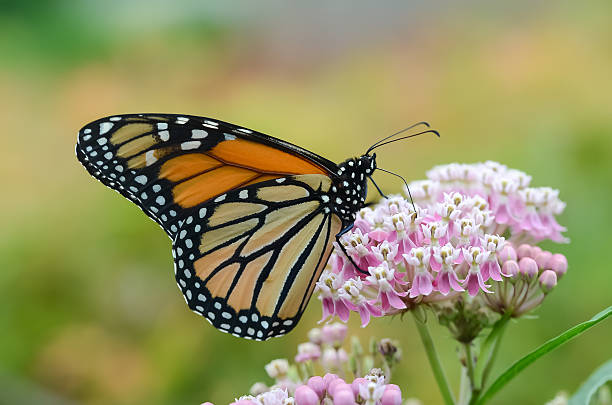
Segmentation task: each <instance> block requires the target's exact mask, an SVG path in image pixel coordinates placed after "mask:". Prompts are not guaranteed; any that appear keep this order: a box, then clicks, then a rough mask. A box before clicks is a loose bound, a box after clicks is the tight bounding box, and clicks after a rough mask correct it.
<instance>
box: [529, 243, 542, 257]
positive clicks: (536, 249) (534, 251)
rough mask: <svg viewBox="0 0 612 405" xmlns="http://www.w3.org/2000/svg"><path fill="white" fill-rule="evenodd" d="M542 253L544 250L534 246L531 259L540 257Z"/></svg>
mask: <svg viewBox="0 0 612 405" xmlns="http://www.w3.org/2000/svg"><path fill="white" fill-rule="evenodd" d="M540 253H542V248H541V247H539V246H532V247H531V257H532V258H534V259H535V257H536V256H537V255H539V254H540Z"/></svg>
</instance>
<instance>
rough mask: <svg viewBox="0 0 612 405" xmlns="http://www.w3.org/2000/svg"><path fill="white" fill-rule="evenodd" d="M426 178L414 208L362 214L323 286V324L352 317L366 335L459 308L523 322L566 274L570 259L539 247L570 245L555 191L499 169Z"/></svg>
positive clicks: (397, 200) (482, 167)
mask: <svg viewBox="0 0 612 405" xmlns="http://www.w3.org/2000/svg"><path fill="white" fill-rule="evenodd" d="M427 177H428V179H426V180H420V181H416V182H413V183H411V184H410V191H411V194H412V196H413V197H414V205H413V204H412V203H411V202H410V201H408V200H407V199H406V198H404V197H402V196H391V197H389V198H387V199H383V200H382V201H380V202H379V203H378V204H377V205H375V206H374V207H367V208H364V209H362V210H361V211H360V212H358V213H357V218H356V220H355V223H354V227H353V229H352V230H351V231H349V232H347V233H346V234H345V235H343V237H342V238H341V240H340V243H341V245H338V244H335V250H334V253H332V256H331V258H330V261H329V263H328V266H327V267H326V269H325V270H324V272H323V274H322V276H321V278H320V280H319V282H318V283H317V292H318V295H319V299H320V300H321V301H322V303H323V317H322V321H325V320H329V319H331V318H333V317H334V316H337V317H338V318H339V319H340V320H342V321H344V322H346V321H347V320H348V318H349V316H350V312H355V313H358V314H359V316H360V318H361V321H362V326H365V325H367V324H368V323H369V321H370V319H371V318H372V317H380V316H385V315H393V314H397V313H401V312H404V311H407V310H411V309H413V308H415V307H416V306H419V305H428V306H430V307H432V308H434V309H436V308H438V309H440V308H441V309H440V311H438V315H439V316H442V317H444V316H445V314H448V307H449V306H451V307H452V305H454V304H456V303H458V302H461V303H462V305H463V306H462V308H468V307H469V308H472V309H473V310H474V311H478V310H479V309H481V308H484V309H486V310H491V311H493V312H497V313H500V314H502V313H506V312H510V315H511V316H513V317H518V316H521V315H522V314H524V313H526V312H528V311H530V310H531V309H533V308H535V307H536V306H537V305H539V304H540V303H541V302H542V300H543V299H544V297H545V296H546V295H547V294H548V293H549V292H550V291H551V290H552V289H553V288H554V287H555V286H556V284H557V281H558V279H560V278H561V277H562V276H563V274H565V272H566V271H567V260H566V259H565V257H564V256H563V255H561V254H558V253H557V254H553V253H552V252H547V251H543V250H542V249H541V248H539V247H538V246H537V243H538V242H540V241H542V240H545V239H550V240H552V241H555V242H567V241H568V239H567V238H565V237H564V236H563V235H562V233H563V232H564V231H565V228H564V227H563V226H561V225H560V224H559V223H558V221H557V216H558V215H559V214H561V213H562V212H563V210H564V208H565V203H564V202H563V201H561V200H560V199H559V191H558V190H554V189H552V188H550V187H532V186H531V180H532V178H531V176H529V175H527V174H526V173H523V172H521V171H519V170H515V169H510V168H508V167H506V166H504V165H502V164H499V163H496V162H485V163H476V164H457V163H453V164H448V165H442V166H436V167H434V168H433V169H431V170H430V171H429V172H427ZM344 252H346V253H347V254H348V255H349V256H350V257H351V259H352V261H351V260H349V259H348V258H347V256H346V255H345V253H344ZM353 264H356V265H357V266H354V265H353ZM553 274H554V276H553ZM442 307H443V308H442Z"/></svg>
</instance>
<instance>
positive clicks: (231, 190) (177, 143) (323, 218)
mask: <svg viewBox="0 0 612 405" xmlns="http://www.w3.org/2000/svg"><path fill="white" fill-rule="evenodd" d="M421 124H423V125H427V124H426V123H419V124H415V125H413V126H412V127H409V128H407V129H410V128H413V127H415V126H416V125H421ZM427 126H428V125H427ZM401 132H403V131H400V133H401ZM425 132H434V133H436V132H435V131H433V130H427V131H423V132H421V133H425ZM421 133H419V134H421ZM419 134H417V135H419ZM436 134H437V133H436ZM395 135H397V134H394V135H392V136H395ZM392 136H390V137H386V138H384V139H382V140H381V141H379V142H377V143H375V144H374V145H372V147H370V148H369V149H368V151H367V152H366V153H365V154H363V155H362V156H360V157H357V158H350V159H347V160H346V161H344V162H342V163H340V164H335V163H333V162H331V161H329V160H327V159H325V158H323V157H321V156H318V155H316V154H314V153H312V152H309V151H307V150H305V149H302V148H300V147H298V146H295V145H292V144H290V143H288V142H285V141H282V140H280V139H277V138H273V137H270V136H267V135H264V134H262V133H259V132H255V131H252V130H249V129H246V128H243V127H239V126H236V125H233V124H229V123H226V122H222V121H219V120H215V119H210V118H204V117H197V116H190V115H175V114H127V115H117V116H111V117H106V118H102V119H99V120H96V121H94V122H92V123H90V124H87V125H86V126H84V127H83V128H82V129H81V130H80V131H79V134H78V141H77V145H76V154H77V158H78V160H79V161H80V162H81V163H82V164H83V166H84V167H85V168H86V169H87V171H88V172H89V173H90V174H91V175H92V176H93V177H95V178H96V179H98V180H99V181H101V182H102V183H103V184H105V185H106V186H108V187H110V188H112V189H114V190H116V191H118V192H119V193H121V194H122V195H123V196H125V197H126V198H127V199H129V200H131V201H132V202H134V203H135V204H136V205H138V207H140V208H141V209H142V210H143V211H144V212H145V214H147V215H148V216H149V217H151V218H152V219H153V220H155V221H156V222H157V223H158V224H159V225H161V227H162V228H163V229H164V231H166V233H167V234H168V236H169V237H170V238H171V239H172V255H173V257H174V271H175V276H176V282H177V284H178V287H179V289H180V290H181V292H182V293H183V295H184V298H185V301H186V302H187V305H188V306H189V308H190V309H191V310H192V311H194V312H196V313H197V314H199V315H202V316H204V317H205V318H206V319H207V320H208V321H209V322H210V323H211V324H212V325H213V326H214V327H216V328H217V329H219V330H221V331H223V332H226V333H231V334H233V335H235V336H238V337H243V338H247V339H254V340H266V339H268V338H270V337H275V336H281V335H283V334H285V333H287V332H288V331H290V330H291V329H293V328H294V327H295V325H296V323H297V322H298V320H299V319H300V317H301V315H302V313H303V312H304V309H305V308H306V305H307V304H308V301H309V299H310V296H311V295H312V292H313V289H314V286H315V283H316V281H317V280H318V278H319V276H320V274H321V272H322V270H323V268H324V267H325V265H326V263H327V260H328V258H329V256H330V254H331V251H332V247H333V241H334V239H336V240H338V241H339V237H340V236H341V235H342V234H343V233H344V232H346V231H348V230H349V229H350V228H351V227H352V226H353V222H354V220H355V215H356V213H357V212H358V211H359V210H360V209H361V208H362V207H363V206H364V204H365V199H366V195H367V180H368V179H369V178H370V179H371V176H372V174H373V173H374V171H375V170H376V169H377V166H376V154H370V152H371V151H372V149H374V148H376V147H378V146H382V145H383V144H386V143H388V142H393V141H395V140H399V139H395V140H392V141H389V140H388V139H389V138H391V137H392ZM410 136H415V135H410ZM404 138H406V137H403V138H400V139H404ZM385 141H386V142H385ZM381 170H382V169H381ZM374 184H376V183H374ZM376 187H377V189H378V186H376ZM379 191H380V189H379ZM381 194H382V193H381ZM349 258H350V257H349Z"/></svg>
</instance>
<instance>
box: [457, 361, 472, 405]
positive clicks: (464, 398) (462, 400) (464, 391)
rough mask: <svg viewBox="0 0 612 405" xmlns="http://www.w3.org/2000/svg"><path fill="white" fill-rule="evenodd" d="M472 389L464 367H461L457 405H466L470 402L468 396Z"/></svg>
mask: <svg viewBox="0 0 612 405" xmlns="http://www.w3.org/2000/svg"><path fill="white" fill-rule="evenodd" d="M471 392H472V387H470V379H469V378H468V372H467V369H466V368H465V367H463V366H462V367H461V385H460V387H459V405H467V404H468V402H470V394H471Z"/></svg>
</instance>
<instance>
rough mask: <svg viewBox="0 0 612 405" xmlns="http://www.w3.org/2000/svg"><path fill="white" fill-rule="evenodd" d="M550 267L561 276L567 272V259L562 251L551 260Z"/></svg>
mask: <svg viewBox="0 0 612 405" xmlns="http://www.w3.org/2000/svg"><path fill="white" fill-rule="evenodd" d="M550 267H551V268H552V269H553V270H554V272H555V273H557V276H558V277H559V278H561V277H563V275H564V274H565V273H566V272H567V259H566V258H565V256H563V255H562V254H560V253H557V254H554V255H553V256H552V259H551V260H550Z"/></svg>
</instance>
